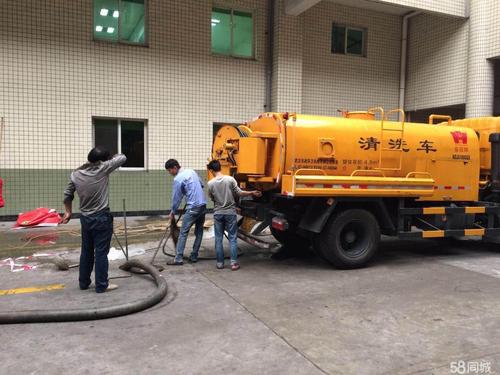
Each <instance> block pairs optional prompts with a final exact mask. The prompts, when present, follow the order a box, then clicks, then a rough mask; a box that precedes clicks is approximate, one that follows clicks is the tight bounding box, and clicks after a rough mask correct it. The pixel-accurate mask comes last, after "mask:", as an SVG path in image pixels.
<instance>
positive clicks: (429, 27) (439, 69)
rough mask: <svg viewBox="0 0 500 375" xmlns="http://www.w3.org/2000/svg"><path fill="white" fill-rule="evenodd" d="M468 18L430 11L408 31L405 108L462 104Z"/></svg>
mask: <svg viewBox="0 0 500 375" xmlns="http://www.w3.org/2000/svg"><path fill="white" fill-rule="evenodd" d="M467 50H468V21H466V20H462V19H454V18H450V17H443V16H438V15H431V14H421V15H418V16H415V17H412V18H411V19H410V22H409V30H408V69H407V83H406V99H405V110H408V111H415V110H418V109H423V108H434V107H442V106H448V105H453V104H461V103H465V100H466V97H465V96H466V85H467V82H466V78H467Z"/></svg>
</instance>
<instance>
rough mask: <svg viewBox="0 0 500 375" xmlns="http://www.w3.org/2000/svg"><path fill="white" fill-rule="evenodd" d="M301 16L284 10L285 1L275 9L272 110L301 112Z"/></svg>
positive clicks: (302, 37) (279, 0)
mask: <svg viewBox="0 0 500 375" xmlns="http://www.w3.org/2000/svg"><path fill="white" fill-rule="evenodd" d="M303 39H304V16H303V15H301V16H299V17H293V16H288V15H286V14H285V10H284V1H282V0H277V1H276V2H275V9H274V43H273V86H272V110H273V111H278V112H279V111H290V112H298V113H300V112H302V78H303V77H302V69H303V59H302V49H303Z"/></svg>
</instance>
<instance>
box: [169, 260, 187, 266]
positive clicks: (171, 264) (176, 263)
mask: <svg viewBox="0 0 500 375" xmlns="http://www.w3.org/2000/svg"><path fill="white" fill-rule="evenodd" d="M183 264H184V262H176V261H175V260H169V261H168V262H167V266H182V265H183Z"/></svg>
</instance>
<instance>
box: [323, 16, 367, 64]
mask: <svg viewBox="0 0 500 375" xmlns="http://www.w3.org/2000/svg"><path fill="white" fill-rule="evenodd" d="M366 34H367V30H366V29H365V28H361V27H351V26H345V25H338V24H335V23H334V24H333V25H332V46H331V50H332V53H335V54H342V55H353V56H362V57H366Z"/></svg>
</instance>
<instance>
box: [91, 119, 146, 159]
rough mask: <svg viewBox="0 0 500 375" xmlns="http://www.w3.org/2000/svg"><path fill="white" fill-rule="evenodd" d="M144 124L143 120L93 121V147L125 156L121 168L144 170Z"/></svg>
mask: <svg viewBox="0 0 500 375" xmlns="http://www.w3.org/2000/svg"><path fill="white" fill-rule="evenodd" d="M145 133H146V122H145V121H143V120H126V119H123V120H120V119H98V118H95V119H94V145H95V146H96V147H97V146H101V147H104V148H106V149H107V150H109V152H110V153H111V155H114V154H119V153H121V154H125V156H126V157H127V162H126V163H125V165H124V166H123V168H131V169H132V168H134V169H136V168H139V169H144V168H146V163H145V160H146V148H145V139H146V137H145Z"/></svg>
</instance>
